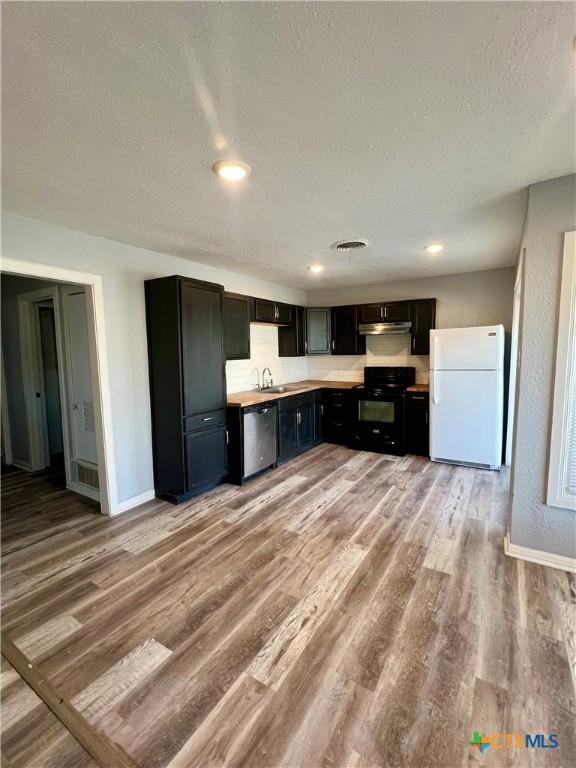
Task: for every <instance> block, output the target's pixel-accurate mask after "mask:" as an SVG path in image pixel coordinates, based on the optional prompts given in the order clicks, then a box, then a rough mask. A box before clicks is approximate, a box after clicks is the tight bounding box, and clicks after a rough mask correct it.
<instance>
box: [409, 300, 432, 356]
mask: <svg viewBox="0 0 576 768" xmlns="http://www.w3.org/2000/svg"><path fill="white" fill-rule="evenodd" d="M411 304H412V347H411V351H412V354H413V355H429V354H430V331H431V329H432V328H435V327H436V299H419V300H418V301H413V302H411Z"/></svg>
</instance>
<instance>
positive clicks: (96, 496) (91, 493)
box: [66, 480, 100, 501]
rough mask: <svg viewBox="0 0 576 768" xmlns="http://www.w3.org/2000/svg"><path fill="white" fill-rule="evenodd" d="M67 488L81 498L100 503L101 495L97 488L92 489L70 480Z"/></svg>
mask: <svg viewBox="0 0 576 768" xmlns="http://www.w3.org/2000/svg"><path fill="white" fill-rule="evenodd" d="M66 488H68V490H69V491H74V493H79V494H80V495H81V496H87V497H88V498H89V499H92V501H100V493H99V492H98V491H97V490H96V488H90V487H89V486H87V485H83V484H82V483H77V482H75V481H74V480H68V482H67V483H66Z"/></svg>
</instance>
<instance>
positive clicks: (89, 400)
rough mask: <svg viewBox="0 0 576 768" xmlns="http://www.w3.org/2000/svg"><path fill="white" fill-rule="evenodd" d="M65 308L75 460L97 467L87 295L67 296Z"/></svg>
mask: <svg viewBox="0 0 576 768" xmlns="http://www.w3.org/2000/svg"><path fill="white" fill-rule="evenodd" d="M62 304H63V312H64V323H65V325H66V337H67V356H66V357H67V360H66V368H67V379H68V387H69V391H68V400H69V406H70V410H69V417H70V433H71V442H72V456H71V459H72V460H73V461H85V462H89V463H92V464H97V456H96V431H95V422H94V402H93V395H92V383H91V377H90V353H89V348H88V320H87V314H86V296H85V294H84V291H78V292H77V291H74V292H63V297H62Z"/></svg>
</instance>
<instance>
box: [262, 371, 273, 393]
mask: <svg viewBox="0 0 576 768" xmlns="http://www.w3.org/2000/svg"><path fill="white" fill-rule="evenodd" d="M266 371H268V376H269V378H268V383H266ZM273 385H274V381H273V379H272V371H271V370H270V368H268V367H266V368H264V370H263V371H262V389H268V387H272V386H273Z"/></svg>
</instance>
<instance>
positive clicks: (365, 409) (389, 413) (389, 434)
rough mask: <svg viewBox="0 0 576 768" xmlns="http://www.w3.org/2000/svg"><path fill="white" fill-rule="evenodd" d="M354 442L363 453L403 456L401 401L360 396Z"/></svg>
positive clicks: (400, 397)
mask: <svg viewBox="0 0 576 768" xmlns="http://www.w3.org/2000/svg"><path fill="white" fill-rule="evenodd" d="M356 418H357V429H356V430H355V432H356V434H355V436H354V437H355V442H356V443H357V444H359V447H360V448H363V449H364V450H372V451H379V452H382V453H394V454H403V453H404V397H403V396H398V395H397V396H390V395H379V396H376V397H375V396H372V397H367V396H365V395H359V397H358V410H357V414H356Z"/></svg>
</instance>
